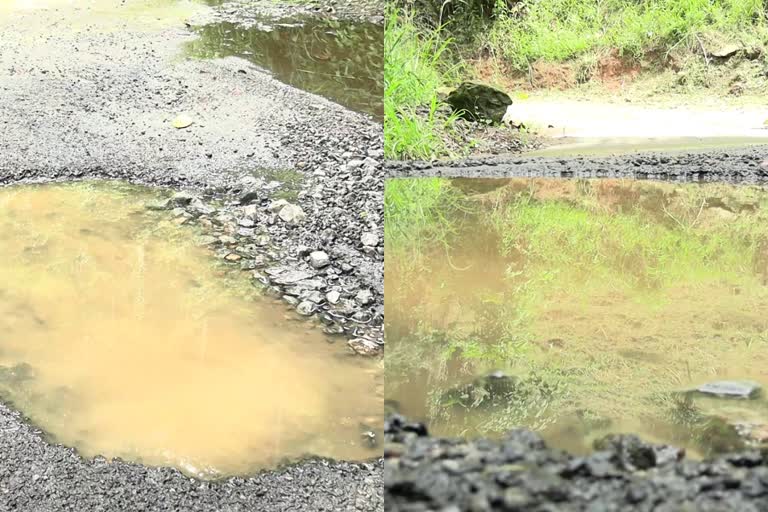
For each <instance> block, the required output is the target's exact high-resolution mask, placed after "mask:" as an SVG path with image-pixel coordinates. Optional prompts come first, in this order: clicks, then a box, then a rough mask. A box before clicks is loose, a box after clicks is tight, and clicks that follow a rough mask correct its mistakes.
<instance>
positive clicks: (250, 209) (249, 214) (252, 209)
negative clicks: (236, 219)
mask: <svg viewBox="0 0 768 512" xmlns="http://www.w3.org/2000/svg"><path fill="white" fill-rule="evenodd" d="M258 215H259V207H258V206H256V205H255V204H249V205H248V206H246V207H244V208H243V217H245V218H247V219H251V220H254V221H255V220H256V218H257V217H258Z"/></svg>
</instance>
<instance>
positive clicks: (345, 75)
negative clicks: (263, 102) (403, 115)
mask: <svg viewBox="0 0 768 512" xmlns="http://www.w3.org/2000/svg"><path fill="white" fill-rule="evenodd" d="M194 30H195V32H197V34H198V35H199V36H200V37H199V39H197V40H195V41H192V42H190V43H189V44H188V46H187V51H188V52H189V54H190V55H193V56H195V57H199V58H221V57H231V56H236V57H241V58H243V59H246V60H248V61H250V62H252V63H253V64H256V65H257V66H259V67H262V68H265V69H267V70H269V71H270V72H271V73H272V74H273V75H274V77H275V78H276V79H278V80H280V81H281V82H284V83H286V84H288V85H291V86H293V87H296V88H299V89H302V90H305V91H308V92H311V93H315V94H319V95H321V96H324V97H325V98H328V99H330V100H331V101H334V102H336V103H339V104H341V105H344V106H346V107H348V108H350V109H352V110H356V111H359V112H365V113H368V114H371V115H373V116H375V117H376V118H378V119H382V118H383V115H384V106H383V101H382V97H383V83H384V74H383V73H384V72H383V69H384V61H383V58H384V57H383V55H384V48H383V39H382V27H381V25H376V24H374V23H360V22H350V21H339V20H330V19H322V18H308V19H300V20H297V21H292V22H271V21H264V22H261V23H256V24H253V25H249V26H244V25H240V24H236V23H232V22H226V21H222V22H219V23H213V24H209V25H204V26H199V27H195V29H194Z"/></svg>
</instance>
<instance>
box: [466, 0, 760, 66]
mask: <svg viewBox="0 0 768 512" xmlns="http://www.w3.org/2000/svg"><path fill="white" fill-rule="evenodd" d="M525 3H526V11H525V12H526V14H525V16H520V15H519V13H518V11H515V12H506V11H504V12H500V13H498V15H497V16H496V20H495V21H494V22H493V24H492V26H491V29H490V30H489V31H488V33H487V35H486V36H484V40H482V41H479V42H478V43H477V46H480V47H485V48H488V49H490V50H491V51H492V52H493V53H494V54H495V55H497V56H500V57H502V58H504V59H505V60H506V61H507V62H508V63H509V64H510V65H511V67H513V68H514V69H517V70H520V71H525V70H527V69H528V66H529V65H530V64H531V63H533V62H535V61H537V60H545V61H551V62H560V61H565V60H568V59H571V58H573V57H576V56H578V55H583V54H586V53H589V52H593V51H597V50H600V49H616V50H618V52H619V54H620V55H626V56H630V57H633V58H636V59H639V58H641V57H643V56H644V55H647V54H650V53H652V52H656V53H660V54H662V55H663V54H665V53H669V52H670V51H672V50H673V49H675V48H678V47H688V48H689V49H691V50H695V51H701V47H702V43H701V40H702V37H703V35H704V34H705V33H712V32H715V33H721V34H724V35H726V39H727V38H730V39H735V40H742V39H744V38H745V37H754V36H749V35H747V34H748V33H752V34H754V33H755V32H764V31H765V27H766V16H765V8H764V6H763V2H762V0H658V1H654V2H649V1H642V2H627V1H624V0H586V1H585V0H547V1H532V0H528V1H526V2H525Z"/></svg>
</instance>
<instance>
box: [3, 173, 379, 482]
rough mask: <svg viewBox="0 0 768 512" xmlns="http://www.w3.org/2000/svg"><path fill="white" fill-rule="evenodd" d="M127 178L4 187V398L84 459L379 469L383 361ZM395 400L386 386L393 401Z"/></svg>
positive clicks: (236, 468) (222, 470) (236, 470)
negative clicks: (223, 252) (321, 460)
mask: <svg viewBox="0 0 768 512" xmlns="http://www.w3.org/2000/svg"><path fill="white" fill-rule="evenodd" d="M158 198H159V194H158V193H157V192H155V191H152V190H150V189H145V188H139V187H135V186H130V185H125V184H116V183H110V184H106V183H78V184H66V185H63V184H59V185H44V186H31V187H26V186H25V187H12V188H7V189H3V190H0V260H1V261H3V265H2V266H1V267H0V395H2V397H3V399H4V400H6V401H8V402H11V403H12V404H13V405H14V406H15V407H16V408H17V409H19V410H20V411H21V412H22V413H23V414H25V415H26V416H27V417H28V418H29V419H30V420H31V421H32V422H33V423H34V424H35V425H37V426H39V427H40V428H41V429H43V430H44V431H45V432H46V433H47V434H48V435H49V436H50V438H51V439H52V440H53V441H55V442H59V443H62V444H64V445H66V446H71V447H75V448H76V449H77V450H78V452H79V453H80V454H81V455H83V456H85V457H93V456H96V455H102V456H105V457H108V458H112V457H120V458H123V459H127V460H131V461H136V462H141V463H144V464H149V465H163V466H165V465H170V466H175V467H177V468H179V469H181V470H182V471H184V472H186V473H187V474H190V475H194V476H197V477H204V478H215V477H221V476H228V475H235V474H246V473H249V472H253V471H255V470H258V469H261V468H271V467H275V466H277V465H279V464H281V463H284V462H289V461H295V460H298V459H301V458H304V457H307V456H322V457H329V458H333V459H342V460H366V459H370V458H372V457H375V456H376V455H377V453H378V452H377V449H376V447H375V440H376V439H377V437H378V433H379V429H380V427H379V425H381V423H382V398H381V393H383V384H382V381H381V363H380V361H377V360H373V359H364V358H359V357H354V356H352V355H350V354H349V352H347V351H345V350H346V349H345V347H343V344H332V343H328V341H330V339H329V338H327V337H326V335H324V334H323V333H322V330H321V328H320V326H318V325H317V324H316V323H315V322H312V321H299V320H298V318H297V317H296V316H295V314H294V313H292V312H289V311H288V310H286V309H285V306H283V305H281V304H279V303H276V302H273V301H271V300H269V299H268V298H266V297H263V296H261V294H260V291H259V290H258V289H257V288H255V287H254V286H252V285H251V284H250V283H249V282H245V281H244V280H243V279H242V278H240V277H238V276H239V275H240V274H236V273H232V272H231V271H230V270H228V268H227V267H226V266H225V265H224V263H217V262H216V261H215V259H214V258H212V257H211V255H210V254H209V253H208V251H207V250H206V249H204V248H202V247H200V246H199V244H198V241H199V239H200V237H201V236H204V233H202V232H201V231H196V229H197V228H194V227H192V226H180V225H178V222H175V221H174V220H173V219H172V218H171V217H170V214H169V212H166V211H154V210H149V209H147V208H146V206H145V205H146V204H148V203H151V202H152V201H156V200H157V199H158ZM379 389H380V391H377V390H379Z"/></svg>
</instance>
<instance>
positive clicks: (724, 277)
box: [385, 182, 768, 429]
mask: <svg viewBox="0 0 768 512" xmlns="http://www.w3.org/2000/svg"><path fill="white" fill-rule="evenodd" d="M560 183H569V184H573V189H572V190H571V192H572V193H571V194H570V195H567V197H562V198H557V197H555V198H552V197H550V198H546V197H545V195H541V194H539V191H537V190H536V186H535V185H531V186H530V187H529V189H527V190H523V191H522V192H519V189H517V190H518V192H516V193H514V194H510V193H509V191H502V192H500V193H499V194H497V195H496V196H495V197H492V198H490V199H489V197H485V200H483V201H474V203H475V205H476V206H473V207H472V208H473V210H474V211H475V213H477V211H485V212H487V214H485V215H481V216H478V217H477V218H479V219H481V222H480V223H478V224H477V225H474V226H472V227H471V228H470V229H452V230H440V229H438V230H437V231H436V232H437V233H439V234H440V236H434V235H430V234H431V233H434V232H435V230H434V226H435V225H437V226H441V224H440V223H434V222H427V223H425V226H426V227H427V229H425V228H424V227H422V226H421V223H420V222H419V221H418V220H417V221H410V222H403V220H404V219H409V220H410V219H412V218H416V219H419V216H418V215H416V214H411V215H403V217H402V218H397V219H395V220H398V221H401V222H400V224H399V225H398V227H399V229H400V231H401V232H395V231H394V230H390V229H388V230H387V244H388V245H387V278H388V279H392V277H390V276H397V280H396V281H393V282H391V283H390V284H391V286H388V287H387V294H388V295H387V307H388V315H389V310H391V309H394V308H397V307H398V305H397V303H395V304H390V300H391V299H394V301H400V300H402V301H404V302H407V300H408V294H407V293H406V291H407V290H408V289H414V290H417V291H418V292H419V294H420V295H421V296H420V297H419V298H420V299H421V302H422V303H425V304H426V305H424V306H421V308H419V307H407V305H406V307H401V308H400V311H401V313H402V314H403V315H404V316H406V318H410V319H411V320H412V322H411V324H410V325H411V326H412V325H417V326H418V328H413V327H408V328H405V329H403V328H402V325H401V324H402V322H400V320H399V319H398V318H397V317H393V316H388V321H389V322H396V324H395V325H389V326H388V333H394V334H395V336H393V339H392V342H391V343H390V345H391V346H390V349H389V351H388V354H387V373H388V375H394V376H395V379H394V381H393V386H392V390H393V392H397V389H398V388H397V385H398V380H399V379H398V378H397V375H403V376H405V375H409V374H410V373H409V372H411V371H412V369H413V368H414V367H418V368H423V369H424V370H426V371H427V373H428V374H429V378H428V387H429V388H430V389H431V390H432V394H431V395H430V397H431V398H430V400H431V401H430V405H429V409H430V411H431V414H432V416H433V417H435V418H437V417H439V416H440V415H441V414H445V413H444V412H442V413H441V412H440V404H439V401H437V398H436V397H438V396H439V395H440V391H441V390H445V389H448V388H449V387H451V386H453V385H455V383H456V382H457V381H460V380H461V379H462V378H464V379H466V378H467V376H468V375H477V374H478V373H480V372H482V371H487V370H488V369H492V368H494V367H501V368H509V369H512V371H513V372H515V373H516V374H523V375H525V374H529V373H531V372H534V373H536V374H540V375H548V376H559V381H560V382H561V383H562V386H563V389H564V393H563V395H562V399H558V400H553V401H552V404H553V405H551V406H549V407H548V408H547V410H548V411H549V412H550V413H552V415H553V417H554V416H556V413H559V414H564V415H565V414H568V413H571V412H573V411H574V409H577V410H589V411H594V412H595V414H597V415H598V416H607V417H613V418H622V417H627V416H628V415H634V416H635V417H646V416H647V417H651V416H654V415H655V416H654V417H658V415H659V414H661V412H660V405H659V404H658V403H655V402H653V401H652V400H648V399H647V397H648V395H649V394H652V393H654V392H658V391H673V390H678V389H681V388H684V387H686V386H687V385H690V383H691V382H692V381H695V380H697V379H702V380H703V379H706V378H707V376H709V378H712V376H716V375H720V373H719V372H721V371H723V368H729V369H730V368H733V369H739V371H743V372H750V371H753V370H754V368H752V366H754V365H755V364H760V363H759V357H757V356H759V350H760V348H761V347H764V346H765V343H764V340H765V339H766V337H765V332H766V326H765V325H763V326H762V327H761V329H762V330H758V331H754V330H751V329H753V328H756V327H757V325H756V324H754V322H755V321H757V318H758V317H759V314H758V315H752V316H749V315H750V313H749V311H751V310H754V308H755V307H757V306H755V302H750V300H754V301H757V302H759V301H760V300H763V299H764V298H765V295H766V294H765V291H764V287H763V285H762V283H761V279H760V274H764V273H765V271H766V269H765V263H764V260H765V255H764V252H765V240H767V239H768V227H767V226H768V222H766V221H767V220H768V215H766V213H765V209H764V208H763V206H764V205H765V203H766V201H765V199H766V195H765V193H764V191H762V190H760V189H749V188H737V189H733V188H730V187H725V186H715V185H710V186H686V187H679V186H675V185H669V184H666V185H660V184H642V185H638V184H632V185H628V184H625V185H624V186H623V187H624V188H627V189H628V190H635V191H636V192H637V190H638V189H639V190H640V193H639V195H637V196H631V197H630V199H631V200H621V201H618V202H613V203H612V202H611V200H610V199H611V198H610V197H606V196H605V194H604V193H603V192H604V191H602V192H600V193H598V191H597V190H596V189H595V187H593V185H592V184H591V183H590V182H580V183H575V182H560ZM569 186H570V185H569ZM424 188H426V187H424ZM619 188H622V187H619ZM622 190H623V188H622ZM601 194H602V195H601ZM434 197H435V194H433V195H430V196H428V198H429V199H430V201H428V202H426V205H427V206H431V208H428V209H426V210H425V211H427V212H430V213H431V211H432V209H436V210H437V212H436V213H434V214H431V215H430V216H428V217H427V219H430V220H433V219H441V215H445V219H441V222H443V220H444V221H445V223H446V225H447V226H453V227H454V228H455V227H456V225H457V221H458V220H461V221H462V222H464V223H465V224H466V220H467V218H466V216H464V215H461V214H459V215H456V214H455V213H451V211H450V210H449V209H443V210H441V206H440V203H439V202H437V201H435V200H434ZM457 199H458V200H459V201H462V200H464V201H466V199H462V198H461V197H458V198H457ZM614 199H615V198H614ZM418 201H419V197H418V196H413V197H412V200H411V201H410V202H407V205H406V207H401V208H403V210H401V211H409V210H410V211H413V212H416V213H417V214H422V215H423V212H421V211H420V206H421V205H419V204H414V203H418ZM390 204H391V203H390V202H387V203H385V208H386V210H385V216H387V215H390V211H389V208H390ZM718 205H719V206H718ZM398 206H399V205H398ZM729 211H730V212H736V213H728V212H729ZM724 212H725V213H724ZM387 220H388V221H389V222H391V219H387ZM419 220H420V219H419ZM389 226H390V225H388V227H389ZM482 229H490V231H491V232H495V233H498V234H499V235H500V239H501V243H500V247H499V250H500V251H502V252H503V253H504V255H505V261H506V269H505V272H504V274H505V276H506V277H505V278H504V280H503V283H502V288H501V289H500V290H497V291H496V292H494V293H489V292H488V291H487V290H481V288H482V285H481V283H473V282H465V281H463V280H462V277H461V273H460V272H455V271H453V270H450V265H448V264H447V263H446V261H445V257H444V256H442V257H441V252H442V251H440V250H438V251H435V250H434V248H435V247H446V248H448V250H451V249H452V248H456V249H458V248H459V247H461V246H462V238H461V237H462V236H466V233H467V232H469V231H472V230H474V231H478V230H482ZM421 230H424V231H425V232H426V233H427V234H428V236H424V237H420V236H419V234H418V233H419V232H420V231H421ZM393 233H394V234H395V235H396V236H393V235H392V234H393ZM409 236H413V237H414V238H415V240H414V241H411V240H410V239H409V238H408V237H409ZM473 243H474V241H473ZM392 248H394V249H392ZM430 248H432V249H433V250H432V251H431V252H430ZM406 249H407V250H406ZM414 254H417V255H422V256H423V255H424V254H428V255H429V257H430V258H429V259H423V258H422V259H421V260H420V266H418V267H416V266H415V265H414V261H416V258H414V257H413V255H414ZM390 269H395V270H396V272H393V273H392V274H390ZM439 269H442V270H439ZM488 272H489V273H490V274H493V272H494V269H492V268H489V269H488ZM391 291H394V293H392V294H390V292H391ZM737 292H738V293H737ZM398 293H401V294H402V297H403V298H402V299H401V297H400V296H398ZM697 297H706V298H707V301H706V305H707V306H708V307H709V308H712V307H718V306H717V305H718V304H720V305H723V306H725V308H721V309H722V311H723V314H731V313H732V312H738V311H740V310H741V311H744V318H743V319H739V320H738V322H740V323H737V322H735V321H731V322H726V325H725V326H724V327H723V328H722V329H723V330H722V331H718V332H716V331H714V330H713V328H712V327H710V326H709V325H704V324H700V325H694V327H691V326H690V325H688V324H685V325H684V322H682V321H681V320H680V318H683V317H688V316H691V315H692V314H694V313H696V312H697V310H696V308H699V307H700V306H699V304H700V303H699V302H696V301H693V300H692V299H694V298H697ZM710 297H711V299H710ZM436 298H438V299H437V300H435V299H436ZM452 298H453V299H455V300H456V301H457V303H458V306H456V307H455V308H454V309H457V310H458V313H456V312H454V311H452V310H451V309H450V308H449V307H448V306H447V305H446V303H447V302H448V300H450V299H452ZM748 298H749V300H748ZM596 301H605V302H606V303H607V304H610V305H611V310H610V313H609V312H608V311H607V310H606V311H605V312H603V311H602V310H601V309H600V307H599V306H600V305H599V304H596ZM678 301H682V303H679V302H678ZM739 304H741V306H739ZM562 308H566V311H568V312H569V313H568V314H570V315H572V316H573V318H572V320H576V316H578V314H579V313H578V312H579V311H581V313H580V314H581V315H584V316H586V318H587V319H588V320H589V319H591V321H589V322H587V324H589V325H587V327H583V328H580V329H582V330H583V331H584V333H583V334H580V333H581V331H578V330H573V328H572V327H575V326H567V325H565V324H563V323H562V322H561V323H556V322H554V323H553V322H550V321H548V320H547V319H546V318H539V317H540V315H541V314H542V313H543V312H546V311H557V310H558V309H562ZM568 308H571V309H570V310H569V309H568ZM616 308H618V309H617V310H616ZM686 308H687V309H686ZM704 311H705V314H707V313H708V312H709V311H710V309H705V310H704ZM614 313H616V314H615V315H614V316H611V317H610V318H608V317H603V316H591V315H605V314H614ZM625 313H626V314H628V315H629V316H626V319H625V320H622V321H621V322H623V324H621V325H619V324H617V323H616V322H617V321H619V320H617V319H620V318H621V315H622V314H625ZM675 313H676V314H677V315H678V319H677V320H678V323H679V325H677V324H676V325H675V326H673V328H669V329H667V330H666V331H662V332H663V333H664V334H663V335H661V336H660V337H659V336H656V337H655V338H654V339H652V340H650V341H646V340H641V341H638V342H637V343H641V345H639V346H637V347H632V346H631V345H628V344H627V343H626V341H624V338H628V337H631V336H633V335H634V334H637V335H638V336H642V335H643V334H648V333H649V332H650V333H653V332H654V329H656V328H661V329H664V328H667V327H668V326H665V325H662V324H659V322H664V321H666V320H665V319H666V318H667V316H668V315H670V314H675ZM633 315H634V316H633ZM665 315H667V316H665ZM446 317H452V318H455V317H459V318H461V317H467V318H469V319H470V320H471V322H469V323H470V325H471V329H470V330H469V331H467V329H466V326H464V327H461V326H457V325H454V324H451V323H449V322H448V321H446ZM636 317H639V318H641V319H642V320H643V321H644V322H645V324H644V325H638V326H633V325H630V324H629V320H631V319H632V318H636ZM753 317H754V318H753ZM561 318H562V319H563V320H562V321H563V322H565V321H566V320H567V319H568V318H571V317H562V315H561ZM691 318H693V317H692V316H691ZM414 319H415V321H413V320H414ZM713 320H714V319H713ZM732 320H736V319H732ZM609 323H610V324H609ZM763 323H765V322H763ZM657 324H659V325H657ZM404 325H409V324H408V323H405V324H404ZM542 325H544V326H545V329H544V330H545V332H548V333H549V334H550V335H552V334H553V333H556V335H558V336H565V337H566V340H565V341H564V343H566V345H565V346H564V347H562V346H558V345H557V343H558V342H559V340H554V343H555V345H554V346H552V347H549V346H544V345H542V343H543V342H544V340H547V339H548V338H544V339H541V338H540V336H541V334H540V333H539V332H538V331H537V329H540V328H541V326H542ZM566 327H567V328H566ZM396 329H400V332H398V331H397V330H396ZM558 329H560V330H558ZM606 329H608V330H607V331H606ZM644 331H645V332H644ZM590 332H591V334H589V333H590ZM512 339H515V340H518V341H522V342H523V343H511V344H509V345H506V344H505V343H504V340H512ZM531 341H536V342H537V343H536V344H531V343H530V342H531ZM560 341H562V340H560ZM620 343H624V345H621V344H620ZM622 346H623V347H624V348H626V349H631V350H625V351H624V352H625V354H621V353H619V351H618V350H617V349H618V348H621V347H622ZM745 350H746V351H747V352H745ZM626 354H629V356H627V355H626ZM645 354H650V355H655V354H660V355H661V358H662V359H661V360H660V361H658V360H655V359H654V358H653V357H648V358H645ZM750 361H752V362H751V363H750ZM686 365H687V366H686ZM750 365H751V366H750ZM686 368H687V369H686ZM750 368H751V369H750ZM462 376H463V377H462ZM532 403H533V404H536V401H535V400H533V401H532ZM518 405H520V407H522V408H523V409H525V402H524V401H522V402H521V403H520V404H518ZM523 416H524V415H522V414H520V413H519V412H518V413H516V412H514V411H504V412H502V413H501V414H500V415H498V416H496V415H487V416H483V417H482V418H475V419H473V420H472V422H474V427H473V428H483V429H485V428H490V426H491V425H496V426H499V427H502V426H503V425H506V423H504V421H506V420H504V421H502V420H501V419H503V418H518V419H519V420H520V421H534V420H530V419H525V418H523ZM520 418H523V419H520ZM510 421H512V420H510ZM514 421H518V420H514ZM514 421H513V422H514ZM534 423H535V421H534Z"/></svg>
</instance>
